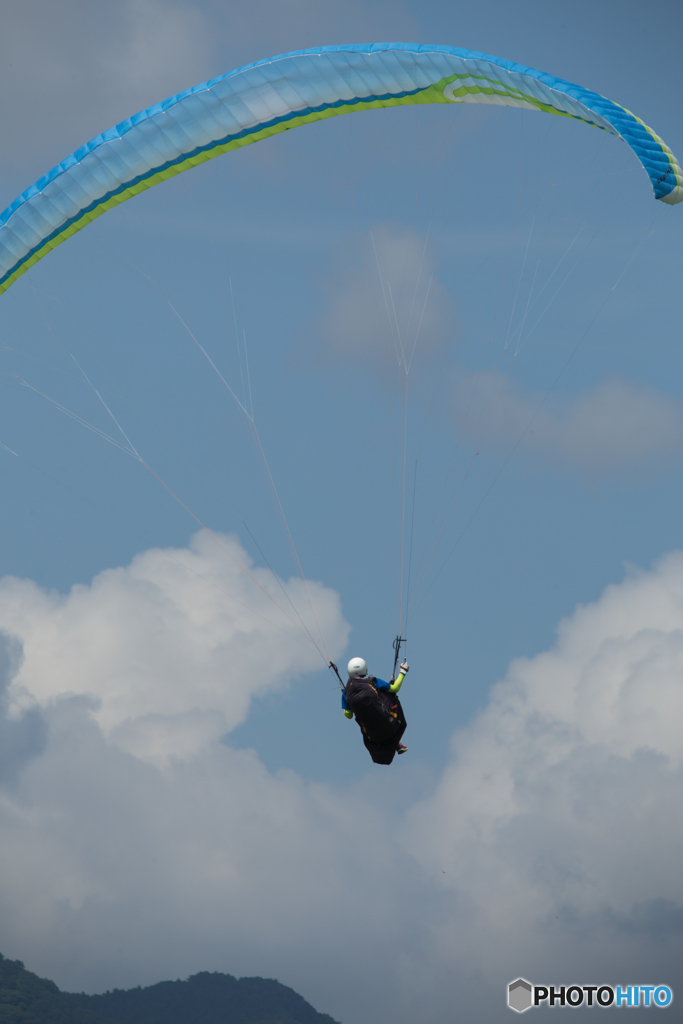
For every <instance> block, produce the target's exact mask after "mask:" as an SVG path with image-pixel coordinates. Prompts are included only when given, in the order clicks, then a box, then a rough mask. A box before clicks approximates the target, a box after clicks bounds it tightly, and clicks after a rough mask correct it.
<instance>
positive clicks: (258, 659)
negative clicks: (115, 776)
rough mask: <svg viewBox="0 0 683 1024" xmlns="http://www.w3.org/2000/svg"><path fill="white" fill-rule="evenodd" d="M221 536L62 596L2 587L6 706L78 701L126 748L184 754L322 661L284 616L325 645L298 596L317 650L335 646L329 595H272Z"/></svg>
mask: <svg viewBox="0 0 683 1024" xmlns="http://www.w3.org/2000/svg"><path fill="white" fill-rule="evenodd" d="M219 540H220V542H221V544H222V547H219V545H218V544H216V542H215V541H214V540H213V539H212V538H211V537H210V536H209V535H208V534H206V533H203V532H200V533H198V534H196V535H195V536H194V537H193V539H192V542H191V545H190V548H189V550H184V551H176V550H160V549H154V550H151V551H146V552H144V553H142V554H140V555H138V556H136V557H135V558H134V559H133V561H132V562H131V564H130V565H129V566H127V567H125V568H119V569H109V570H107V571H105V572H102V573H100V574H99V575H98V576H96V577H95V579H94V580H93V582H92V584H91V585H90V586H82V585H79V586H75V587H73V589H72V590H71V591H70V593H69V594H67V595H62V594H59V593H57V592H54V591H53V592H47V591H44V590H42V589H41V588H40V587H38V586H37V585H36V584H35V583H32V582H31V581H30V580H19V579H16V578H13V577H5V578H4V579H3V580H1V581H0V628H2V629H5V630H6V631H7V632H8V633H10V634H12V635H15V636H18V637H20V638H21V642H22V644H23V650H24V660H23V663H22V665H21V668H20V670H19V672H18V674H17V676H16V680H15V683H14V687H13V689H14V693H15V695H16V697H15V700H17V701H19V702H20V703H21V702H22V701H23V703H24V704H25V703H26V701H27V699H28V700H29V701H37V702H38V703H39V704H40V705H42V706H44V705H46V704H47V703H49V702H50V701H51V700H53V699H55V698H58V697H63V696H66V695H69V694H82V695H88V696H89V697H92V698H94V699H95V701H96V707H94V709H93V711H92V714H93V715H94V717H95V718H96V720H97V722H98V723H99V724H100V726H101V727H102V728H104V729H105V731H106V732H107V733H109V732H111V731H112V730H114V736H115V738H116V739H117V741H118V742H119V743H120V744H122V745H123V746H125V747H126V748H127V749H130V750H131V751H134V752H135V753H136V754H139V755H141V754H143V752H145V754H146V756H148V757H149V758H151V759H153V760H164V759H165V758H167V757H170V756H174V757H180V756H191V755H192V754H193V753H195V752H196V750H197V749H200V748H201V747H202V746H203V745H204V744H205V742H206V741H207V740H208V739H210V738H216V737H218V736H220V735H222V734H223V733H225V732H227V731H228V730H230V729H233V728H235V726H237V725H239V724H240V723H241V722H242V721H243V720H244V718H245V717H246V715H247V712H248V708H249V703H250V701H251V699H252V697H253V696H255V695H259V694H264V693H266V692H268V691H272V690H273V689H276V688H278V687H282V686H284V685H286V684H287V683H288V682H289V680H290V679H291V678H292V677H296V676H300V675H301V674H303V673H305V672H311V671H313V670H314V669H317V668H319V667H320V666H321V664H323V662H322V659H321V657H320V654H319V653H318V652H317V651H316V650H315V649H314V647H313V645H312V644H311V643H310V642H309V640H308V638H307V637H306V636H305V635H304V633H303V632H302V631H301V630H299V631H297V628H296V627H297V626H299V620H298V619H297V615H296V613H295V611H294V609H296V612H298V614H299V615H300V616H301V618H302V619H303V622H304V623H305V626H306V628H307V629H309V631H310V633H311V635H313V636H314V637H315V639H316V642H317V643H318V644H321V643H322V641H321V640H320V637H319V634H318V633H317V627H316V625H315V623H314V621H313V617H312V613H311V611H310V609H309V606H308V596H307V595H310V597H311V602H312V604H313V607H314V609H315V612H316V615H317V618H318V622H319V623H320V626H321V628H322V630H323V633H324V634H325V636H326V638H327V642H328V643H329V644H330V646H331V647H332V648H333V650H334V651H335V652H337V651H339V650H341V649H343V647H344V645H345V643H346V638H347V635H348V627H347V626H346V624H345V623H344V621H343V619H342V616H341V610H340V606H339V599H338V597H337V595H336V594H335V593H333V592H332V591H330V590H328V589H326V588H324V587H322V586H321V585H320V584H318V583H315V582H310V581H309V582H308V584H307V590H306V588H305V587H304V584H303V582H302V581H301V580H299V579H297V578H294V579H291V580H289V581H287V582H283V583H282V589H280V586H279V585H278V582H277V581H276V580H275V579H274V577H273V576H272V574H271V573H270V572H269V571H268V570H265V569H262V568H259V567H254V566H253V565H252V563H251V561H250V559H249V557H248V555H247V554H246V552H245V551H243V550H242V548H241V547H240V545H239V543H238V542H237V540H236V539H235V538H234V537H220V538H219ZM240 566H242V567H244V568H240ZM245 570H246V571H245ZM248 574H249V575H248ZM250 577H252V578H250ZM259 588H261V589H259ZM269 595H270V597H272V598H273V600H271V599H270V597H269ZM290 602H291V603H290Z"/></svg>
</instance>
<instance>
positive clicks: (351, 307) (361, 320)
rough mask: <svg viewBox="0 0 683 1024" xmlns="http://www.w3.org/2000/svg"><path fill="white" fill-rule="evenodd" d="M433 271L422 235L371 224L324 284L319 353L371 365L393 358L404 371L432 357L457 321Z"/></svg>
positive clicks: (317, 333)
mask: <svg viewBox="0 0 683 1024" xmlns="http://www.w3.org/2000/svg"><path fill="white" fill-rule="evenodd" d="M357 248H358V247H357V246H356V249H357ZM435 271H436V265H435V261H434V256H433V254H432V252H431V248H430V245H429V242H428V240H427V239H426V238H425V237H423V236H420V235H417V234H415V233H414V232H412V231H409V230H408V229H406V228H403V227H399V226H394V225H379V226H377V227H375V228H374V229H373V230H372V231H371V232H369V233H368V234H367V235H366V236H364V237H363V239H362V253H361V252H356V259H355V260H354V261H352V262H349V261H348V260H345V261H344V262H343V263H342V264H340V266H339V267H338V268H337V269H336V270H335V271H334V272H333V274H332V275H331V276H330V277H329V278H328V280H327V282H326V285H325V291H326V293H327V309H326V311H325V313H324V315H323V316H322V317H321V318H320V319H319V320H318V321H317V323H316V324H315V325H314V334H315V336H316V340H318V339H319V340H320V341H322V343H323V345H324V350H323V356H322V358H326V359H329V360H331V361H334V362H348V363H359V362H360V363H361V364H365V365H371V366H372V365H376V366H386V365H387V361H388V360H391V361H392V362H393V364H394V365H398V364H399V363H400V364H402V365H403V366H404V367H407V368H409V369H410V368H411V367H412V366H413V362H415V364H417V365H419V364H420V363H421V362H422V361H423V360H424V359H425V358H427V359H429V358H430V357H432V356H433V355H434V354H435V353H436V352H438V351H439V350H440V349H441V348H442V346H443V345H444V343H445V342H446V341H447V339H448V337H449V334H451V333H452V332H453V330H454V319H455V315H454V311H453V308H452V305H451V302H450V299H449V298H448V295H447V293H446V290H445V289H444V287H443V286H442V285H441V284H440V283H439V281H438V279H437V278H436V276H435ZM316 354H317V355H318V358H320V354H319V351H318V349H316Z"/></svg>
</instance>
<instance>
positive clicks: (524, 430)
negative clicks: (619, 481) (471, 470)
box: [453, 372, 683, 479]
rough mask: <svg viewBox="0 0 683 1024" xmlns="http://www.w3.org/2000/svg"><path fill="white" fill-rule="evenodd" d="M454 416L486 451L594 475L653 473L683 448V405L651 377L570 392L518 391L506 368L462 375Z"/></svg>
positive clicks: (458, 380)
mask: <svg viewBox="0 0 683 1024" xmlns="http://www.w3.org/2000/svg"><path fill="white" fill-rule="evenodd" d="M453 398H454V408H453V415H454V418H455V420H456V423H457V424H458V427H459V429H460V430H462V431H463V436H464V437H465V438H467V439H468V441H469V443H471V444H473V445H476V446H477V447H478V448H479V449H480V450H482V451H487V450H488V451H494V452H496V453H499V452H501V451H502V452H505V453H507V452H509V451H510V450H511V449H512V447H513V445H515V444H516V443H517V441H518V440H521V443H520V446H519V448H520V454H524V455H526V456H528V457H529V458H530V459H532V460H533V461H535V462H541V464H544V465H546V466H550V467H551V468H552V469H555V470H559V471H566V470H572V471H576V472H578V473H580V474H581V475H582V476H584V477H586V478H588V479H604V478H605V477H613V476H620V475H631V474H634V473H635V474H639V475H645V476H652V475H655V474H657V473H659V472H661V471H662V470H663V469H664V468H665V467H666V466H668V465H670V463H671V461H672V460H675V459H680V458H681V455H683V406H682V405H681V403H680V402H679V401H678V400H677V399H675V398H673V397H671V396H669V395H663V394H661V393H660V392H658V391H656V390H655V389H654V388H652V387H650V386H649V385H647V384H642V383H640V382H636V381H627V380H620V379H611V380H607V381H605V382H603V383H602V384H600V385H598V386H597V387H595V388H592V389H590V390H587V391H584V392H581V393H580V394H578V395H576V396H574V397H572V398H567V399H560V398H557V397H556V396H554V395H550V396H549V397H548V398H547V400H546V401H544V400H543V399H544V396H543V395H542V394H530V393H525V392H522V391H520V390H519V389H517V388H516V387H515V385H514V384H513V383H512V382H511V381H510V380H509V379H507V380H505V376H504V374H502V373H499V374H498V375H495V376H494V375H492V374H490V373H488V372H485V373H482V374H480V375H477V374H470V373H463V372H461V373H460V374H458V376H457V378H456V383H455V386H454V389H453Z"/></svg>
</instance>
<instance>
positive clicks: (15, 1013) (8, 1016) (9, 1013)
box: [0, 953, 111, 1024]
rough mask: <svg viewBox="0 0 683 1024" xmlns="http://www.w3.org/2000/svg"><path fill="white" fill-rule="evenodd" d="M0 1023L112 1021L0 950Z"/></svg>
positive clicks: (92, 1023) (101, 1023)
mask: <svg viewBox="0 0 683 1024" xmlns="http://www.w3.org/2000/svg"><path fill="white" fill-rule="evenodd" d="M0 1022H1V1024H111V1022H110V1021H107V1020H105V1019H103V1018H102V1017H101V1016H100V1015H99V1014H98V1013H97V1012H96V1011H95V1009H94V1008H93V1009H91V1008H90V1007H89V1006H88V1005H87V1004H83V1003H80V1002H77V1001H74V998H73V996H70V995H68V994H67V993H66V992H60V991H59V989H58V988H57V986H56V985H55V983H54V982H53V981H47V980H46V979H45V978H39V977H38V975H37V974H31V972H30V971H27V970H25V968H24V965H23V964H22V962H21V960H6V959H5V957H4V956H3V955H2V954H1V953H0Z"/></svg>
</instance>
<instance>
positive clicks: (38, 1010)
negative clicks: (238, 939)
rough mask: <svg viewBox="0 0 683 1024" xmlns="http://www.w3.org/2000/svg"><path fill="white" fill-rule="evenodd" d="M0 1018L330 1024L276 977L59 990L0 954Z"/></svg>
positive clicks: (76, 1022)
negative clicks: (90, 992)
mask: <svg viewBox="0 0 683 1024" xmlns="http://www.w3.org/2000/svg"><path fill="white" fill-rule="evenodd" d="M0 1024H336V1022H335V1021H333V1020H332V1017H328V1016H327V1014H325V1013H318V1012H317V1011H316V1010H314V1009H313V1007H312V1006H311V1005H310V1003H307V1002H306V1000H305V999H303V998H302V996H300V995H298V994H297V993H296V992H294V991H293V989H291V988H287V986H286V985H281V984H280V982H279V981H272V980H270V979H266V978H233V977H232V976H231V975H229V974H217V973H216V974H209V973H208V972H206V971H205V972H202V973H201V974H195V975H194V976H193V977H191V978H189V979H188V980H187V981H162V982H160V983H159V984H158V985H150V986H149V987H148V988H134V989H129V990H128V991H123V990H119V989H115V990H114V991H113V992H105V993H104V995H101V996H87V995H83V994H80V995H77V994H74V993H69V992H60V991H59V989H58V988H57V986H56V985H55V984H54V982H52V981H47V980H46V979H45V978H39V977H38V976H37V975H36V974H32V973H31V972H30V971H27V970H26V969H25V968H24V965H23V964H22V963H21V961H20V960H6V959H5V958H4V957H3V956H2V954H0Z"/></svg>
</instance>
